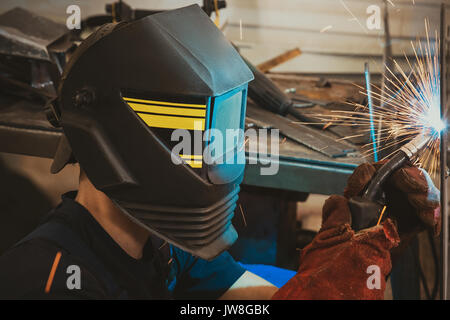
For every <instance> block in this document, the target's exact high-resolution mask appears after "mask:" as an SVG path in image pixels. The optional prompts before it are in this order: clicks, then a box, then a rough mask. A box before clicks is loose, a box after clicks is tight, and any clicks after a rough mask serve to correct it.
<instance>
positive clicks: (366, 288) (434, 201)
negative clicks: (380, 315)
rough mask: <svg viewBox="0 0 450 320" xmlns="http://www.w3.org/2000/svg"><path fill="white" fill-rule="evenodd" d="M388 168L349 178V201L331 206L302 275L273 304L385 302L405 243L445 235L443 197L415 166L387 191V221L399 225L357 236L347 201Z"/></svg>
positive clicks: (369, 168)
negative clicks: (394, 258) (427, 231)
mask: <svg viewBox="0 0 450 320" xmlns="http://www.w3.org/2000/svg"><path fill="white" fill-rule="evenodd" d="M382 164H383V162H381V163H376V164H373V165H372V164H363V165H361V166H359V167H358V168H357V169H356V170H355V171H354V173H353V174H352V175H351V176H350V178H349V181H348V186H347V188H346V190H345V196H346V197H340V196H332V197H330V198H329V199H328V200H327V201H326V202H325V205H324V207H323V219H322V228H321V229H320V231H319V233H318V234H317V236H316V237H315V238H314V240H313V241H312V243H311V244H309V245H308V246H307V247H305V248H304V249H303V250H302V251H301V254H300V268H299V270H298V273H297V275H296V276H295V277H294V278H292V279H291V280H290V281H289V282H288V283H287V284H286V285H285V286H283V287H282V288H280V290H279V291H278V292H276V293H275V295H274V296H273V299H383V296H384V290H385V278H386V276H387V275H388V274H389V272H390V270H391V254H390V250H391V249H392V248H394V247H396V246H397V245H398V244H399V241H400V237H401V239H402V241H401V242H402V246H403V244H405V243H407V242H408V241H409V239H411V238H412V237H413V236H414V235H416V234H417V233H418V232H420V231H422V230H423V229H424V228H425V227H432V228H433V229H434V231H435V234H438V233H439V230H440V220H441V219H440V214H439V212H440V210H439V198H440V197H439V191H438V190H437V189H436V187H434V185H433V183H432V181H431V179H430V177H429V176H428V174H427V173H426V172H425V171H423V170H420V169H418V168H416V167H413V166H411V165H406V166H404V167H403V168H401V169H399V170H397V171H396V172H395V173H394V174H393V175H392V176H391V178H390V179H389V180H388V181H387V183H386V185H385V190H384V191H385V193H386V197H387V210H386V214H385V216H388V217H391V218H392V219H394V220H395V222H396V224H394V223H393V222H392V220H391V219H385V221H384V222H383V223H382V224H381V225H379V226H375V227H372V228H369V229H365V230H361V231H360V232H358V233H356V234H355V233H354V231H353V230H352V229H351V228H350V225H349V222H350V210H349V208H348V205H347V199H349V198H350V197H353V196H356V195H358V194H361V193H362V191H363V190H364V188H365V186H366V185H367V183H368V182H369V181H370V180H371V179H372V177H373V175H374V174H375V173H376V171H377V170H378V169H379V168H380V167H381V166H382ZM396 225H398V231H399V232H398V233H397V227H396ZM399 234H400V236H399ZM393 251H395V249H394V250H393ZM371 272H375V273H373V274H372V273H371Z"/></svg>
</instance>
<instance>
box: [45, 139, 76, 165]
mask: <svg viewBox="0 0 450 320" xmlns="http://www.w3.org/2000/svg"><path fill="white" fill-rule="evenodd" d="M75 162H76V160H75V157H74V156H73V153H72V149H71V148H70V145H69V141H68V140H67V138H66V136H65V135H64V134H63V135H62V136H61V138H60V139H59V143H58V147H57V149H56V152H55V156H54V158H53V163H52V166H51V168H50V172H51V173H58V172H60V171H61V170H62V169H63V168H64V167H65V166H66V164H68V163H75Z"/></svg>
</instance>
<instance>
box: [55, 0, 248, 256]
mask: <svg viewBox="0 0 450 320" xmlns="http://www.w3.org/2000/svg"><path fill="white" fill-rule="evenodd" d="M252 79H253V74H252V72H251V71H250V70H249V68H248V67H247V65H246V64H245V63H244V61H243V60H242V58H241V57H240V55H239V54H238V52H237V51H236V50H235V49H234V48H233V46H232V45H231V44H230V43H229V42H228V41H227V40H226V38H225V37H224V35H223V34H222V33H221V31H220V30H218V29H217V27H216V26H215V25H214V23H212V21H211V20H210V19H209V17H208V16H207V15H206V14H205V13H204V12H203V11H202V10H201V9H200V7H199V6H197V5H193V6H189V7H185V8H181V9H177V10H171V11H166V12H163V13H159V14H155V15H152V16H148V17H145V18H143V19H140V20H137V21H134V22H129V23H125V22H124V23H119V24H107V25H104V26H103V27H101V28H100V29H99V30H97V31H96V32H95V33H94V34H92V35H91V36H90V37H89V38H87V39H86V40H85V41H84V42H83V43H82V44H81V45H80V46H79V47H78V48H77V50H76V52H75V53H74V55H73V57H72V58H71V60H70V61H69V63H68V64H67V66H66V68H65V70H64V73H63V76H62V80H61V83H60V86H59V100H58V104H57V107H56V108H55V110H54V113H55V115H54V117H53V118H54V120H55V119H56V122H57V123H59V125H60V126H61V127H62V128H63V131H64V135H65V138H64V139H67V140H66V141H67V144H66V147H65V148H64V147H61V146H60V148H59V149H58V151H57V154H56V156H55V162H54V166H53V171H58V170H59V169H60V168H61V167H62V166H63V165H64V162H66V160H67V161H68V157H67V156H61V154H66V155H67V149H68V148H69V147H70V150H71V152H72V154H73V156H74V158H75V159H76V161H77V162H79V164H80V166H81V168H82V169H83V170H84V171H85V172H86V174H87V176H88V178H89V179H90V181H91V182H92V183H93V184H94V186H95V187H96V188H97V189H98V190H101V191H102V192H104V193H105V194H106V195H107V196H108V197H109V198H110V199H111V200H112V201H113V202H114V203H115V204H116V205H117V206H118V207H119V208H120V209H121V210H122V211H123V212H124V213H126V214H128V215H129V216H130V217H132V219H134V220H135V221H136V222H138V223H140V224H142V225H143V226H145V227H146V228H148V229H149V230H150V231H151V232H153V233H154V234H156V235H157V236H159V237H160V238H162V239H164V240H166V241H168V242H169V243H172V244H174V245H176V246H178V247H180V248H181V249H183V250H185V251H188V252H190V253H192V254H194V255H197V256H199V257H201V258H204V259H211V258H214V257H215V256H217V255H218V254H220V253H221V252H223V251H224V250H226V249H227V248H228V247H229V246H230V245H231V244H232V243H233V242H234V241H235V240H236V238H237V234H236V231H235V229H234V228H233V226H232V224H231V218H232V217H233V214H234V210H235V208H236V201H237V199H238V192H239V184H240V183H241V181H242V179H243V172H244V166H245V163H243V162H242V161H235V162H232V163H230V161H216V162H214V161H209V162H208V163H207V162H206V161H204V159H202V150H200V153H198V152H194V151H192V152H191V153H190V154H183V153H179V154H175V155H174V151H173V150H174V146H175V144H176V143H178V142H179V141H172V140H173V139H172V136H173V132H174V131H175V130H185V131H186V132H189V133H192V136H194V135H195V134H197V133H203V132H205V131H206V130H208V129H210V128H211V129H216V130H218V131H219V132H220V131H224V130H225V129H239V128H241V129H243V126H244V120H245V119H244V118H245V107H246V100H247V85H248V82H249V81H251V80H252ZM224 135H225V134H224ZM193 140H194V139H193ZM241 140H242V139H236V141H237V142H236V143H235V144H234V145H233V147H232V148H228V147H227V148H224V151H223V152H224V153H229V152H231V151H234V155H235V157H237V158H240V159H242V157H244V150H243V144H242V141H241ZM202 141H203V142H202V143H203V148H202V149H203V150H204V149H205V146H206V145H207V144H208V143H211V141H209V142H208V140H207V139H206V140H205V139H202ZM63 145H64V144H63ZM64 149H65V150H66V151H65V152H64ZM61 150H63V151H61ZM217 150H218V149H217ZM61 158H63V159H65V160H64V161H62V165H61ZM173 159H178V160H179V162H178V163H176V161H175V162H174V161H173Z"/></svg>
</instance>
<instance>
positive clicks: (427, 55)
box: [315, 22, 447, 177]
mask: <svg viewBox="0 0 450 320" xmlns="http://www.w3.org/2000/svg"><path fill="white" fill-rule="evenodd" d="M425 29H426V34H427V37H426V43H425V44H423V43H422V42H418V43H417V44H416V45H414V43H411V45H412V49H413V52H414V56H415V61H414V62H412V61H410V59H408V57H407V55H406V54H405V58H406V63H407V65H408V69H409V71H405V70H403V69H402V67H401V66H400V65H399V64H398V62H397V61H395V60H394V67H395V68H394V69H395V70H391V69H389V68H388V74H387V75H385V80H386V84H387V86H386V89H385V90H386V94H385V95H383V94H381V89H380V88H378V87H377V86H375V85H373V84H372V86H371V87H372V88H373V89H371V90H370V92H369V93H370V95H371V96H372V99H373V104H374V110H373V118H372V119H373V121H371V116H370V113H369V110H368V106H367V105H362V104H357V103H352V105H353V106H355V110H354V111H333V112H332V113H331V114H329V115H323V114H322V115H315V117H317V118H319V119H320V120H321V121H322V122H324V121H325V122H326V123H329V122H333V124H338V125H344V126H345V125H347V126H352V127H354V128H356V129H357V134H355V135H352V136H349V137H345V138H342V139H351V138H355V137H364V136H367V134H368V133H370V131H371V128H373V126H374V124H375V125H378V127H379V128H381V129H380V132H379V134H378V135H377V136H378V138H377V141H376V144H377V145H378V152H380V151H383V150H384V151H385V154H387V155H385V156H384V158H389V157H390V156H391V155H392V154H393V153H395V152H396V151H397V150H398V147H399V145H403V144H404V143H407V142H409V141H411V140H412V139H414V138H415V137H417V136H418V135H421V134H428V135H432V139H431V140H430V142H429V144H428V145H427V148H426V149H425V150H424V152H422V153H421V154H420V155H419V156H418V158H417V159H416V161H415V163H416V164H417V165H420V166H421V167H423V168H424V169H426V170H427V171H428V172H429V173H430V175H431V176H434V177H437V175H438V174H439V144H440V134H441V132H442V131H443V130H447V124H446V122H445V121H444V120H442V118H441V108H440V67H439V56H438V54H439V40H438V36H437V33H436V37H435V39H436V40H435V41H434V42H433V44H432V43H431V41H430V38H429V36H428V23H427V22H426V23H425ZM359 88H360V89H361V91H360V92H361V94H363V95H365V96H368V92H366V90H365V88H364V87H361V86H359ZM380 121H382V123H381V122H380ZM374 122H375V123H374ZM372 146H373V144H372V141H371V142H370V143H368V144H367V145H365V146H364V147H363V150H364V155H365V156H367V157H372V156H373V152H374V150H373V148H372Z"/></svg>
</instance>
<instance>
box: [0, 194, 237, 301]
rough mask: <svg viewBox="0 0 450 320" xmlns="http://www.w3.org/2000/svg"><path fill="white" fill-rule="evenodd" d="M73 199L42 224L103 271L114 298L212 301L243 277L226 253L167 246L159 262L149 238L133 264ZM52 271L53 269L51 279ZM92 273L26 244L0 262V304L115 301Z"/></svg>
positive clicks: (37, 242)
mask: <svg viewBox="0 0 450 320" xmlns="http://www.w3.org/2000/svg"><path fill="white" fill-rule="evenodd" d="M74 196H75V193H74V192H71V193H68V194H66V195H64V196H63V201H62V203H61V204H60V205H59V206H58V207H57V208H55V209H54V210H53V211H52V212H51V213H50V215H49V217H48V218H47V221H48V220H51V221H57V222H60V223H63V224H64V225H65V226H68V227H70V230H71V231H73V232H74V233H75V234H76V235H77V236H78V237H79V238H80V239H81V240H82V241H83V243H84V244H85V245H86V246H87V247H88V248H89V249H90V251H91V252H92V253H93V254H94V255H95V256H96V257H97V259H98V261H100V262H101V263H102V265H103V266H104V267H105V269H107V271H108V273H109V274H110V275H111V276H112V278H113V279H114V282H115V285H116V286H118V287H120V288H121V289H123V291H124V292H126V295H125V296H120V297H119V298H131V299H164V298H175V299H176V298H191V299H192V298H196V299H216V298H218V297H220V295H222V294H223V293H224V292H225V291H226V290H227V289H228V288H229V287H230V286H231V285H232V284H233V283H234V282H235V281H236V280H237V279H238V278H239V277H240V276H241V275H242V274H243V273H244V271H245V270H244V269H243V268H242V267H241V266H240V265H239V264H238V263H237V262H236V261H234V259H233V258H232V257H231V256H230V255H229V254H228V253H227V252H225V253H223V254H221V255H220V256H218V257H217V258H216V259H214V260H212V261H205V260H202V259H198V258H195V257H194V256H192V255H191V254H188V253H186V252H184V251H182V250H180V249H178V248H176V247H174V246H169V245H167V246H168V249H169V250H168V254H170V256H168V257H167V258H168V259H165V257H164V255H163V254H162V253H161V249H160V246H161V245H160V244H161V242H158V241H156V240H155V238H153V237H151V238H149V240H148V241H147V243H146V244H145V246H144V249H143V257H142V258H141V259H139V260H137V259H134V258H132V257H131V256H129V255H128V254H127V253H126V252H125V251H124V250H123V249H122V248H121V247H120V246H119V245H118V244H117V243H116V242H115V241H114V240H113V239H112V238H111V237H110V236H109V234H108V233H107V232H106V231H105V230H104V229H103V228H102V227H101V225H100V224H98V222H97V221H96V220H95V219H94V218H93V217H92V215H91V214H90V213H89V212H88V211H87V210H86V209H85V208H84V207H83V206H82V205H80V204H79V203H77V202H76V201H75V200H74ZM58 252H60V256H59V258H58V257H57V256H58V255H59V254H58ZM54 265H56V266H57V267H56V269H55V272H54V274H53V277H51V273H52V272H51V270H52V268H53V266H54ZM73 266H76V267H77V268H79V275H80V281H79V288H78V287H77V286H75V287H74V283H76V281H75V282H73V275H74V274H75V272H74V268H73ZM97 271H98V270H93V269H92V268H90V264H89V263H87V262H86V261H82V258H80V257H78V256H76V255H73V254H69V253H68V252H67V251H66V250H64V248H59V247H58V246H57V245H56V244H54V243H53V242H50V241H47V240H44V239H39V238H36V239H31V240H29V241H26V242H23V243H20V244H19V245H17V246H15V247H13V248H12V249H10V250H9V251H7V252H6V253H5V254H4V255H2V256H1V257H0V298H3V299H5V298H6V299H14V298H25V299H26V298H38V299H55V298H56V299H80V298H81V299H110V298H116V297H112V296H110V294H109V291H108V290H107V289H106V287H105V283H104V281H102V279H100V278H99V277H98V275H97V274H96V273H98V272H97ZM166 271H167V272H166ZM50 278H52V280H51V281H50V280H49V279H50ZM69 278H70V279H69ZM69 282H70V283H71V285H68V283H69ZM49 283H51V286H50V287H49ZM69 287H70V288H69ZM46 289H47V291H48V292H46ZM48 289H49V290H48Z"/></svg>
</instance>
